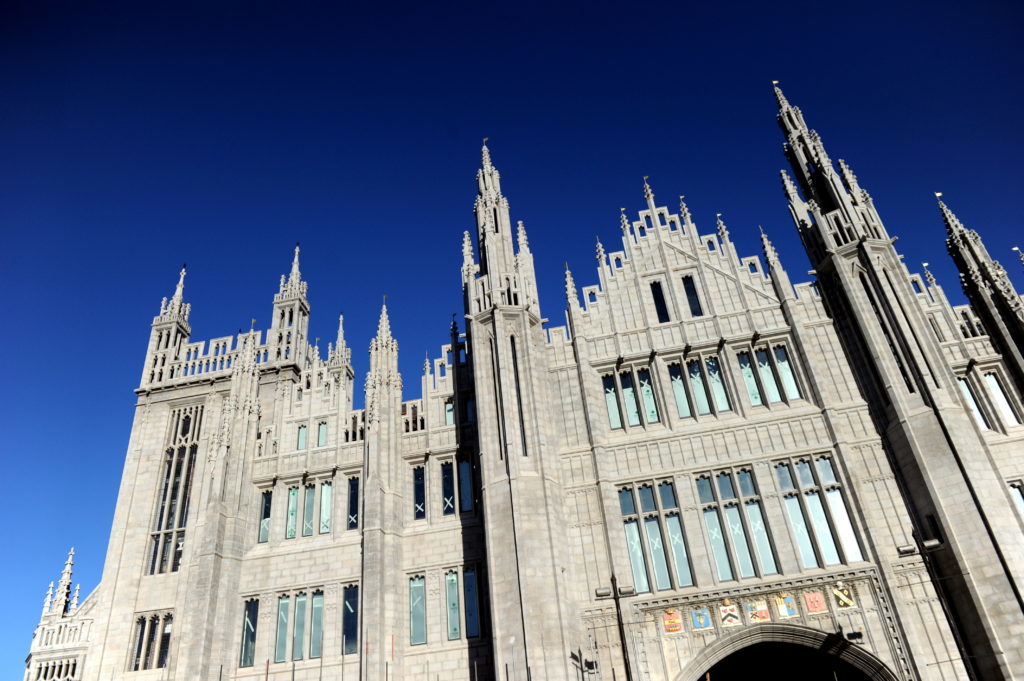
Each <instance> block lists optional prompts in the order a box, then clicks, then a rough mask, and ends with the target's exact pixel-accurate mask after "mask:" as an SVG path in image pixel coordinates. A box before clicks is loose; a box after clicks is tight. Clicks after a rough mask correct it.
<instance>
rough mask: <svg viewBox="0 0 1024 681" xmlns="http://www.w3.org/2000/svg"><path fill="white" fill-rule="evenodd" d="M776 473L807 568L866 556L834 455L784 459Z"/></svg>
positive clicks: (859, 559) (851, 560)
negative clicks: (841, 484)
mask: <svg viewBox="0 0 1024 681" xmlns="http://www.w3.org/2000/svg"><path fill="white" fill-rule="evenodd" d="M794 469H795V470H796V477H795V478H794V476H793V470H794ZM775 473H776V475H777V477H778V480H779V488H780V489H781V490H782V492H783V494H784V497H783V503H784V505H785V506H786V513H787V514H788V515H789V520H790V526H791V527H792V529H793V535H794V537H795V539H796V542H797V548H798V550H799V553H800V563H801V565H802V566H803V567H804V568H815V567H819V566H820V565H822V564H824V565H826V566H829V565H837V564H839V563H852V562H858V561H862V560H864V556H863V553H862V551H861V548H860V543H859V542H858V540H857V535H856V532H855V531H854V529H853V523H852V521H851V520H850V514H849V511H848V510H847V506H846V502H845V500H844V498H843V492H842V489H841V487H840V485H839V482H838V476H837V475H836V472H835V469H834V468H833V464H832V459H831V458H830V457H828V456H821V457H817V458H816V459H815V461H814V463H813V465H812V462H811V461H809V460H807V459H800V460H797V461H795V462H794V463H793V464H792V467H791V466H790V464H789V463H780V464H777V465H776V466H775ZM822 497H824V499H822ZM808 520H809V522H808Z"/></svg>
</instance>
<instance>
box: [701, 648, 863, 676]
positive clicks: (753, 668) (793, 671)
mask: <svg viewBox="0 0 1024 681" xmlns="http://www.w3.org/2000/svg"><path fill="white" fill-rule="evenodd" d="M756 678H761V679H786V680H787V681H867V680H869V679H870V678H871V677H869V676H867V675H866V674H864V672H862V671H861V670H859V669H857V668H856V667H854V666H853V665H851V664H850V663H848V662H844V661H843V660H841V659H839V658H838V657H836V656H835V655H833V654H831V653H829V652H826V651H825V650H820V649H816V648H808V647H806V646H801V645H794V644H792V643H777V642H765V643H755V644H753V645H750V646H747V647H746V648H743V649H741V650H738V651H736V652H735V653H733V654H731V655H729V656H728V657H726V658H724V659H722V660H720V661H719V662H718V663H716V664H715V665H714V666H713V667H711V669H709V670H707V671H706V672H705V673H704V674H703V675H702V676H701V681H705V680H707V681H732V680H733V679H736V680H737V681H747V680H749V679H756Z"/></svg>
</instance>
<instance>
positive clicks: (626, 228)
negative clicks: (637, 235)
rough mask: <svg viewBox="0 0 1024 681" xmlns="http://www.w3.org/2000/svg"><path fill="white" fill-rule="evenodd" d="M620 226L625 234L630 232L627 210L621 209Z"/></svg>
mask: <svg viewBox="0 0 1024 681" xmlns="http://www.w3.org/2000/svg"><path fill="white" fill-rule="evenodd" d="M619 226H620V227H622V231H623V232H628V231H629V218H627V217H626V209H625V208H620V209H619Z"/></svg>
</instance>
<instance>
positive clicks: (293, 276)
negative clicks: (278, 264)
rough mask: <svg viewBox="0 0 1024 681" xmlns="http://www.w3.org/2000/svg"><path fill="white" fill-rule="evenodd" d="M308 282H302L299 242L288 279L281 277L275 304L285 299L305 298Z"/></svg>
mask: <svg viewBox="0 0 1024 681" xmlns="http://www.w3.org/2000/svg"><path fill="white" fill-rule="evenodd" d="M306 286H307V285H306V282H304V281H302V272H301V271H300V270H299V242H297V241H296V242H295V254H294V255H293V256H292V269H291V272H289V273H288V277H287V278H285V275H283V274H282V275H281V285H280V287H279V289H278V292H277V295H276V296H275V297H274V302H278V301H279V300H282V299H285V298H305V297H306V290H307V289H306Z"/></svg>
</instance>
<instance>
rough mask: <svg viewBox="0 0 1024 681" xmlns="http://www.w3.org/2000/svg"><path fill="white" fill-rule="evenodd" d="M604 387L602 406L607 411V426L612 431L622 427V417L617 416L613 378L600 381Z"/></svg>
mask: <svg viewBox="0 0 1024 681" xmlns="http://www.w3.org/2000/svg"><path fill="white" fill-rule="evenodd" d="M601 383H602V385H603V386H604V404H605V407H606V408H607V409H608V425H609V426H610V427H611V429H612V430H616V429H618V428H621V427H622V415H621V414H619V399H618V393H617V392H616V389H615V378H614V377H613V376H605V377H604V378H603V379H601Z"/></svg>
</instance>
